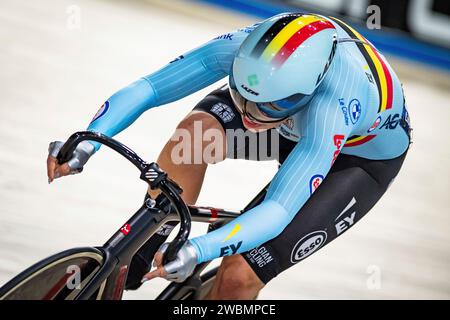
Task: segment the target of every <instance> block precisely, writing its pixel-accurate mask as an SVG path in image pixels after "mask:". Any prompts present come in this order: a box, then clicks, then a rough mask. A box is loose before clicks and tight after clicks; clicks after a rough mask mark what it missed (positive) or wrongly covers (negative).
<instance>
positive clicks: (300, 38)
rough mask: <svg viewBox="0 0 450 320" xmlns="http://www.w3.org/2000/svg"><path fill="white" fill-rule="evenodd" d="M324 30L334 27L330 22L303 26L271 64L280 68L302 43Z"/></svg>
mask: <svg viewBox="0 0 450 320" xmlns="http://www.w3.org/2000/svg"><path fill="white" fill-rule="evenodd" d="M324 29H334V26H333V24H331V22H329V21H323V20H321V21H315V22H312V23H310V24H308V25H306V26H304V27H303V28H301V29H300V30H298V31H297V32H296V33H294V34H293V35H292V37H290V38H289V40H288V41H287V42H286V43H285V44H284V46H283V47H282V48H281V49H280V51H278V53H277V54H276V56H275V57H274V58H273V60H272V63H273V64H274V65H276V66H277V67H280V66H281V65H282V64H283V63H284V62H285V61H286V60H287V59H288V58H289V57H290V56H291V54H292V53H293V52H294V51H295V50H296V49H297V48H298V47H299V46H300V45H301V44H302V43H303V42H304V41H306V40H307V39H308V38H309V37H311V36H313V35H315V34H316V33H318V32H320V31H322V30H324Z"/></svg>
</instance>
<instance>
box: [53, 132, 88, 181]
mask: <svg viewBox="0 0 450 320" xmlns="http://www.w3.org/2000/svg"><path fill="white" fill-rule="evenodd" d="M63 145H64V142H61V141H54V142H51V143H50V145H49V146H48V157H47V176H48V183H50V182H52V181H53V180H54V179H56V178H59V177H63V176H67V175H69V174H76V173H80V172H81V171H82V170H83V166H84V165H85V164H86V162H87V161H88V160H89V158H90V157H91V156H92V155H93V154H94V152H95V148H94V146H93V145H92V144H91V143H89V142H88V141H83V142H81V143H80V144H79V145H78V146H77V148H76V149H75V151H74V152H73V155H72V158H71V159H70V160H69V161H68V162H66V163H63V164H61V165H60V164H58V161H57V159H56V157H57V156H58V153H59V150H61V148H62V146H63Z"/></svg>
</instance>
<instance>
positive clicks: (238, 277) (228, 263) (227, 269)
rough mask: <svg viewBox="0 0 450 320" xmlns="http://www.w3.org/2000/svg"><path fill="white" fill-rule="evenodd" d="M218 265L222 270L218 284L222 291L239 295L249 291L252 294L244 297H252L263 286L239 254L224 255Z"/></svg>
mask: <svg viewBox="0 0 450 320" xmlns="http://www.w3.org/2000/svg"><path fill="white" fill-rule="evenodd" d="M220 267H221V269H222V270H221V277H220V279H219V281H220V284H219V285H220V291H221V292H223V293H228V294H231V293H234V294H236V295H239V293H242V294H249V293H250V292H251V295H252V296H249V297H244V298H246V299H252V298H254V297H255V296H256V294H257V293H258V292H259V290H261V289H262V288H263V287H264V283H263V282H262V281H261V280H260V279H259V278H258V276H257V275H256V274H255V272H254V271H253V270H252V268H251V267H250V266H249V265H248V263H247V262H246V261H245V259H244V258H243V257H242V256H241V255H234V256H229V257H225V258H224V259H223V261H222V265H221V266H220Z"/></svg>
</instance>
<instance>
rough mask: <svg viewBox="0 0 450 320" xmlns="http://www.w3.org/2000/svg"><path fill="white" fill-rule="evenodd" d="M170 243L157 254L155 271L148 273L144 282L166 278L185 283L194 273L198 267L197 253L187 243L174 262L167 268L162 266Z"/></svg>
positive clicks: (163, 246)
mask: <svg viewBox="0 0 450 320" xmlns="http://www.w3.org/2000/svg"><path fill="white" fill-rule="evenodd" d="M168 246H169V243H168V242H166V243H164V244H163V245H162V246H161V247H160V248H159V250H158V252H156V254H155V259H154V261H153V266H154V267H156V269H155V270H153V271H151V272H149V273H147V274H146V275H145V276H144V277H143V278H142V282H145V281H148V280H151V279H153V278H157V277H160V278H164V279H167V280H169V281H175V282H183V281H184V280H186V279H187V278H188V277H189V276H190V275H191V274H192V272H194V269H195V266H196V265H197V251H196V250H195V248H194V247H193V246H192V244H190V243H189V241H188V242H186V244H185V245H184V246H183V247H182V248H181V249H180V251H178V254H177V257H176V259H175V260H174V261H171V262H169V263H168V264H166V265H165V266H163V265H162V261H163V254H164V252H165V251H166V250H167V247H168Z"/></svg>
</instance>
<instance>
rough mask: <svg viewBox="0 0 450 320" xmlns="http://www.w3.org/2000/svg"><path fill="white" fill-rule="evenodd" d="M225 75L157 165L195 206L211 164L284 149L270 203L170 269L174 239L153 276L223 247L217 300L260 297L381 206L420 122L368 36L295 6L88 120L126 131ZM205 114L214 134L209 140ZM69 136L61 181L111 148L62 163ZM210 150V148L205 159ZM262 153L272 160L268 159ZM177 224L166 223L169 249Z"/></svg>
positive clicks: (137, 87)
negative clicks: (202, 134) (413, 121)
mask: <svg viewBox="0 0 450 320" xmlns="http://www.w3.org/2000/svg"><path fill="white" fill-rule="evenodd" d="M227 76H228V78H229V82H228V86H224V87H221V88H219V89H217V90H215V91H213V92H211V93H210V94H208V95H207V96H206V97H205V98H204V99H203V100H202V101H200V102H199V103H198V105H197V106H196V107H195V108H194V109H193V110H192V112H190V113H189V114H188V115H187V116H186V117H185V118H184V119H183V120H182V121H181V123H180V124H179V125H178V127H177V130H176V132H175V135H174V138H173V139H171V140H169V141H168V142H167V144H166V145H165V146H164V148H163V150H162V152H161V154H160V156H159V158H158V160H157V162H158V163H159V164H160V166H161V167H162V168H163V169H164V170H165V171H167V172H168V173H169V176H170V177H171V178H172V179H173V180H175V181H177V182H178V183H179V184H180V185H181V187H182V188H183V189H184V193H183V198H184V200H185V201H186V202H187V203H190V204H194V203H195V202H196V200H197V197H198V195H199V192H200V189H201V185H202V182H203V178H204V175H205V171H206V168H207V166H208V164H212V163H217V162H219V161H222V160H224V159H225V158H234V159H236V158H244V159H252V160H267V159H277V160H278V161H279V162H280V164H281V166H280V168H279V170H278V172H277V173H276V175H275V177H274V179H273V180H272V182H271V184H270V186H269V188H268V192H267V195H266V197H265V199H264V201H262V202H261V203H260V204H258V205H257V206H255V207H254V208H252V209H250V210H249V211H247V212H245V213H243V214H242V215H241V216H240V217H239V218H237V219H235V220H234V221H232V222H230V223H229V224H227V225H225V226H223V227H221V228H219V229H217V230H215V231H213V232H210V233H208V234H205V235H203V236H200V237H196V238H193V239H190V240H189V241H188V242H187V243H186V244H185V246H184V247H183V248H182V249H181V250H180V252H179V253H178V256H177V259H176V260H175V261H174V262H171V263H169V264H167V265H165V266H163V265H162V263H161V261H162V260H161V257H162V252H163V251H164V250H165V248H166V247H167V244H163V245H162V246H161V248H160V249H159V250H158V252H157V253H156V255H155V260H154V261H155V265H156V266H157V268H156V269H155V270H154V271H152V272H150V273H148V274H146V275H145V277H144V280H148V279H151V278H154V277H164V278H166V279H169V280H172V281H183V280H185V279H186V278H187V277H188V276H189V275H190V274H191V273H192V271H193V270H194V267H195V266H196V265H197V264H198V263H201V262H203V261H208V260H212V259H215V258H218V257H224V258H223V260H222V264H221V267H220V269H219V272H218V274H217V278H216V282H215V284H214V286H213V288H212V290H211V292H210V293H209V295H208V298H212V299H218V298H224V299H252V298H255V297H256V296H257V294H258V292H259V291H260V290H261V289H262V288H263V287H264V285H265V284H266V283H268V282H269V281H270V280H271V279H272V278H274V277H276V276H277V275H278V274H280V273H281V272H283V271H284V270H286V269H287V268H289V267H291V266H293V265H295V264H296V263H297V262H299V261H301V260H302V259H304V258H306V257H308V256H310V255H311V254H312V253H315V252H316V251H317V250H318V249H319V248H322V247H323V246H324V245H326V244H328V243H330V242H331V241H332V240H334V239H335V238H336V237H338V236H339V235H341V234H342V233H344V232H345V231H346V230H348V229H349V228H350V227H351V226H353V225H354V224H355V223H356V222H357V221H359V220H360V219H361V218H362V217H363V216H364V215H365V214H366V213H367V212H368V211H369V210H370V209H371V208H372V207H373V206H374V205H375V203H376V202H377V201H378V200H379V199H380V198H381V196H382V195H383V194H384V193H385V191H386V190H387V188H388V186H389V185H390V183H391V182H392V181H393V179H394V178H395V177H396V175H397V173H398V172H399V170H400V168H401V166H402V163H403V161H404V158H405V156H406V153H407V150H408V148H409V144H410V131H411V129H410V126H409V117H408V112H407V110H406V106H405V99H404V95H403V90H402V87H401V84H400V81H399V79H398V78H397V76H396V74H395V72H394V71H393V69H392V68H391V67H390V65H389V64H388V62H387V61H386V59H385V58H384V57H383V55H382V54H381V53H380V52H379V51H378V50H377V49H376V48H375V47H374V46H373V45H372V44H371V43H370V42H369V41H367V40H366V39H365V38H364V37H362V36H361V35H360V34H359V33H358V32H357V31H356V30H354V29H353V28H352V27H350V26H349V25H347V24H345V23H344V22H342V21H340V20H338V19H336V18H332V17H325V16H321V15H315V14H303V13H283V14H279V15H276V16H274V17H271V18H269V19H267V20H264V21H263V22H261V23H259V24H256V25H254V26H251V27H247V28H243V29H239V30H237V31H235V32H232V33H228V34H225V35H222V36H219V37H217V38H215V39H213V40H211V41H209V42H208V43H206V44H205V45H203V46H201V47H199V48H197V49H194V50H192V51H190V52H188V53H186V54H184V55H181V56H179V57H178V58H177V59H175V60H174V61H172V62H170V63H169V64H168V65H166V66H165V67H163V68H162V69H160V70H159V71H157V72H154V73H152V74H150V75H148V76H145V77H143V78H141V79H139V80H137V81H136V82H134V83H132V84H131V85H130V86H128V87H126V88H123V89H121V90H120V91H118V92H117V93H115V94H114V95H113V96H111V97H110V98H109V99H108V100H107V101H106V102H105V103H104V104H103V106H102V107H101V108H100V110H99V111H98V113H97V114H96V115H95V117H94V119H93V120H92V122H91V123H90V125H89V127H88V130H92V131H96V132H101V133H104V134H106V135H108V136H114V135H115V134H117V133H118V132H120V131H122V130H124V129H125V128H127V127H128V126H129V125H130V124H131V123H132V122H134V121H135V120H136V119H137V118H138V117H139V116H140V115H141V114H142V113H143V112H144V111H146V110H148V109H150V108H152V107H155V106H160V105H164V104H167V103H169V102H172V101H175V100H178V99H181V98H183V97H185V96H187V95H189V94H191V93H193V92H196V91H198V90H200V89H202V88H204V87H206V86H208V85H210V84H212V83H214V82H216V81H218V80H220V79H222V78H224V77H227ZM198 123H200V124H201V126H202V128H203V130H205V129H209V130H212V131H211V132H213V133H214V134H212V135H213V136H214V137H215V138H214V139H212V138H211V139H208V141H205V140H206V139H200V140H201V141H197V140H198V139H197V140H196V139H195V137H194V136H195V134H194V131H195V127H196V125H198ZM180 131H183V132H188V133H189V135H183V137H184V138H183V139H184V140H185V141H184V143H186V142H187V143H188V144H187V145H188V148H187V149H189V150H186V148H185V149H184V150H183V152H181V153H180V154H181V157H182V158H183V159H185V160H186V159H187V161H181V162H180V161H179V159H175V158H176V156H174V155H176V154H177V152H178V151H179V148H180V143H179V142H178V140H179V138H180V137H179V133H180ZM230 132H231V133H234V134H230ZM236 132H239V133H241V134H242V133H244V134H245V139H239V134H236ZM217 133H219V134H217ZM211 140H213V141H211ZM274 141H278V144H277V143H273V142H274ZM61 145H62V142H53V143H51V145H50V148H49V152H50V154H49V157H48V161H47V164H48V177H49V182H51V181H53V179H54V178H56V177H60V176H65V175H68V174H73V173H77V172H79V171H80V170H81V168H82V167H83V166H84V165H85V163H86V162H87V160H88V159H89V157H90V156H91V155H92V154H93V153H94V152H96V151H97V150H98V149H99V147H100V146H99V145H98V144H97V143H94V142H92V143H91V142H85V143H83V144H80V146H79V147H78V148H77V149H76V151H75V152H74V155H73V158H72V159H71V160H70V161H69V162H68V163H65V164H63V165H58V164H57V163H56V159H55V157H56V155H57V153H58V151H59V149H60V148H61ZM211 147H213V149H214V151H213V152H211V156H210V157H201V160H200V161H198V159H194V158H195V155H196V154H198V152H199V150H200V154H202V155H203V152H204V151H206V150H211ZM263 149H267V150H265V151H268V153H265V154H266V155H267V154H269V155H268V156H261V154H262V153H261V151H262V150H263ZM177 150H178V151H177ZM178 153H179V152H178ZM149 193H150V194H151V195H152V196H153V197H155V196H156V194H154V192H153V191H151V190H149ZM171 228H173V224H171V225H166V226H164V228H163V229H161V230H159V232H158V234H157V235H156V237H159V240H160V243H159V244H158V247H159V245H160V244H162V243H163V242H164V241H165V239H166V238H167V234H168V232H167V230H170V229H171ZM156 250H157V248H154V247H152V248H150V247H149V245H147V244H146V245H145V246H144V247H143V248H141V250H140V251H139V252H138V254H137V255H136V256H135V259H134V260H133V263H132V265H131V270H130V275H129V278H130V279H134V280H135V283H128V287H129V288H136V287H138V286H139V285H140V281H137V282H136V279H138V280H140V279H141V277H142V275H144V274H145V273H146V272H147V271H148V270H149V269H150V266H149V262H150V261H151V257H153V254H154V253H155V252H156ZM149 255H151V257H148V256H149ZM133 277H134V278H133Z"/></svg>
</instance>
